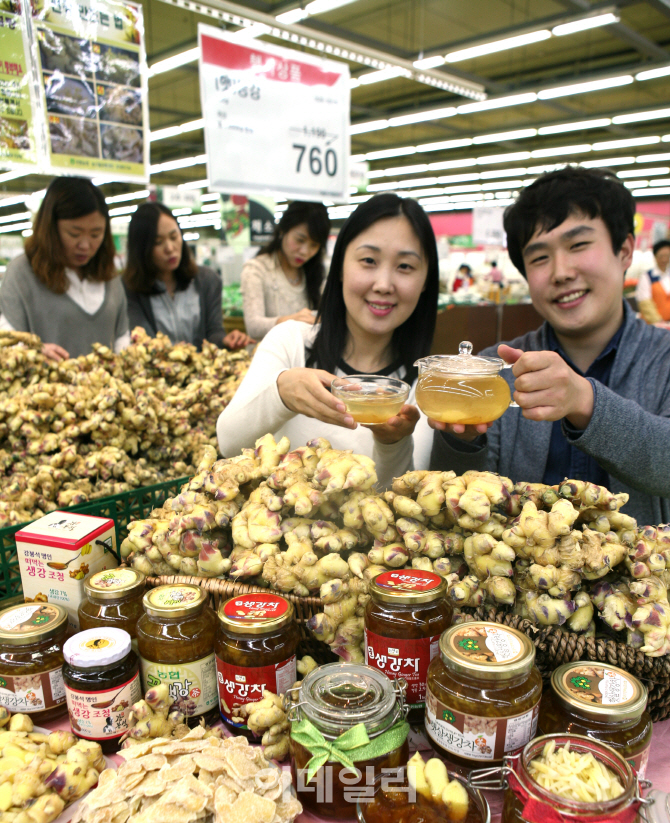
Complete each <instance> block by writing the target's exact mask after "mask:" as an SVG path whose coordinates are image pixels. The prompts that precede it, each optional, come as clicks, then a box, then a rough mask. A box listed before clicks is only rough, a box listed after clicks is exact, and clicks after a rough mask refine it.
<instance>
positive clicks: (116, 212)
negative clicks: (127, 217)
mask: <svg viewBox="0 0 670 823" xmlns="http://www.w3.org/2000/svg"><path fill="white" fill-rule="evenodd" d="M135 211H137V206H121V208H119V209H110V210H109V216H110V217H119V216H120V215H122V214H132V213H133V212H135Z"/></svg>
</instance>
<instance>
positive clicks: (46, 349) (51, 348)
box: [42, 343, 70, 363]
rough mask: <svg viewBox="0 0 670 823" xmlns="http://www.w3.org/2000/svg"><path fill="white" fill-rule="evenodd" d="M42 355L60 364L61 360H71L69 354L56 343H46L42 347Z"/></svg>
mask: <svg viewBox="0 0 670 823" xmlns="http://www.w3.org/2000/svg"><path fill="white" fill-rule="evenodd" d="M42 354H43V355H44V356H45V357H46V358H47V359H49V360H55V361H56V363H60V362H61V360H69V359H70V355H69V354H68V352H66V351H65V349H64V348H63V347H62V346H59V345H57V344H56V343H45V344H44V345H43V346H42Z"/></svg>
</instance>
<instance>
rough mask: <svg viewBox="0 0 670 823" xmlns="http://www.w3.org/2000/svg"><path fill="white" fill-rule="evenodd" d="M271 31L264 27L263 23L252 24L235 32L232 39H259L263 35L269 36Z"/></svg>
mask: <svg viewBox="0 0 670 823" xmlns="http://www.w3.org/2000/svg"><path fill="white" fill-rule="evenodd" d="M271 31H272V29H271V28H270V26H266V25H265V23H252V24H251V25H250V26H245V27H244V28H242V29H240V30H239V31H236V32H235V34H233V37H234V38H235V39H236V40H253V39H254V38H255V37H261V36H262V35H264V34H270V32H271Z"/></svg>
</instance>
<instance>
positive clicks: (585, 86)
mask: <svg viewBox="0 0 670 823" xmlns="http://www.w3.org/2000/svg"><path fill="white" fill-rule="evenodd" d="M632 82H633V77H632V76H631V75H630V74H622V75H620V76H619V77H607V78H605V79H603V80H590V81H589V82H587V83H573V84H571V85H569V86H556V88H553V89H543V90H542V91H539V92H538V93H537V96H538V98H539V99H540V100H553V99H554V98H556V97H567V96H568V95H570V94H584V93H585V92H587V91H599V90H600V89H612V88H616V87H617V86H627V85H628V84H629V83H632ZM475 105H476V104H475Z"/></svg>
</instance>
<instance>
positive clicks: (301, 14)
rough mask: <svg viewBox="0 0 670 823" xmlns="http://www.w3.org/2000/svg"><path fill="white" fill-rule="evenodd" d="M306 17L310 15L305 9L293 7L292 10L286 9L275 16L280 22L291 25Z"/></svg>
mask: <svg viewBox="0 0 670 823" xmlns="http://www.w3.org/2000/svg"><path fill="white" fill-rule="evenodd" d="M305 17H309V14H308V13H307V11H306V10H305V9H291V11H284V12H282V13H281V14H278V15H277V16H276V17H275V20H277V21H278V22H279V23H285V24H286V25H287V26H290V25H291V23H298V22H299V21H300V20H304V19H305Z"/></svg>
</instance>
